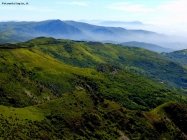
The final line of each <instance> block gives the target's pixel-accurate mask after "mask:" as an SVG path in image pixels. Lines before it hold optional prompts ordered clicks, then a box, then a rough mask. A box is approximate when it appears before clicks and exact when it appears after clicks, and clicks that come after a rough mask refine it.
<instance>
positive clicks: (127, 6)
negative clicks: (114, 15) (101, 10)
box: [108, 2, 153, 12]
mask: <svg viewBox="0 0 187 140" xmlns="http://www.w3.org/2000/svg"><path fill="white" fill-rule="evenodd" d="M108 8H110V9H114V10H121V11H126V12H151V11H153V9H150V8H146V7H145V6H144V5H141V4H131V3H129V2H120V3H114V4H112V5H109V6H108Z"/></svg>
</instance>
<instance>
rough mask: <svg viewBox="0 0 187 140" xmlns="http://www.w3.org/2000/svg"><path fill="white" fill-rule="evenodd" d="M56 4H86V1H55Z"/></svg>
mask: <svg viewBox="0 0 187 140" xmlns="http://www.w3.org/2000/svg"><path fill="white" fill-rule="evenodd" d="M56 3H57V4H65V5H77V6H88V3H86V2H80V1H73V2H56Z"/></svg>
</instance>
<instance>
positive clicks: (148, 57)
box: [22, 38, 187, 88]
mask: <svg viewBox="0 0 187 140" xmlns="http://www.w3.org/2000/svg"><path fill="white" fill-rule="evenodd" d="M22 45H27V46H32V45H33V46H35V47H34V49H37V50H40V51H42V52H44V53H46V54H49V55H51V56H52V57H54V58H56V59H58V60H59V61H61V62H64V63H66V64H70V65H73V66H78V67H84V68H88V67H92V68H93V67H95V66H96V65H98V64H100V63H106V64H111V65H114V66H118V67H120V68H122V69H126V70H128V71H131V72H135V73H138V74H140V75H142V76H146V77H148V78H151V79H152V80H156V81H159V82H164V83H165V84H167V85H170V86H172V87H173V86H174V87H177V88H186V86H187V83H186V80H185V79H187V69H185V68H184V67H183V66H182V65H180V64H179V63H176V62H174V61H172V60H170V59H168V58H166V57H164V56H163V55H161V54H158V53H155V52H152V51H148V50H145V49H142V48H135V47H122V46H119V45H114V44H103V43H100V42H80V41H67V40H55V39H53V38H36V39H34V40H30V41H28V42H26V43H23V44H22Z"/></svg>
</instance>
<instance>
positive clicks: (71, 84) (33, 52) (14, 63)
mask: <svg viewBox="0 0 187 140" xmlns="http://www.w3.org/2000/svg"><path fill="white" fill-rule="evenodd" d="M1 54H2V60H1V61H2V63H4V64H5V66H4V65H2V71H3V72H2V73H1V77H2V78H1V88H2V90H1V96H2V97H3V98H1V100H0V101H1V104H3V105H14V106H15V105H17V106H19V107H21V106H28V105H32V104H36V103H41V102H44V101H46V100H49V99H53V98H57V96H61V95H62V94H63V93H65V92H72V91H74V90H75V89H82V88H83V89H86V90H87V91H89V92H93V93H98V94H100V95H102V96H103V97H105V98H107V99H110V100H114V101H117V102H119V103H121V104H123V105H124V106H126V107H127V108H130V109H141V110H149V109H152V108H154V107H156V106H158V105H160V104H162V103H164V102H167V101H170V100H173V101H181V102H186V96H185V98H183V99H182V98H181V96H182V95H180V94H179V93H178V91H176V90H174V89H170V88H168V87H167V86H165V85H164V84H162V83H159V82H153V81H151V80H149V79H147V78H145V77H142V76H139V75H136V74H133V73H130V72H128V71H126V70H122V69H119V68H117V67H114V66H111V65H106V64H100V65H98V68H97V70H95V69H93V68H79V67H73V66H70V65H67V64H64V63H62V62H60V61H58V60H57V59H55V58H53V57H51V56H50V55H46V54H45V53H42V52H41V51H39V50H38V49H37V48H36V49H35V48H20V49H9V50H1ZM3 58H4V59H3ZM103 67H104V68H103ZM105 68H106V69H109V70H105ZM100 70H102V71H103V70H104V71H103V72H101V71H100ZM7 72H8V73H7ZM10 79H11V80H10ZM9 80H10V81H9ZM17 93H19V94H18V95H17V96H15V95H16V94H17ZM30 94H31V95H32V96H33V97H30V96H31V95H30ZM30 99H32V100H30ZM7 103H9V104H7Z"/></svg>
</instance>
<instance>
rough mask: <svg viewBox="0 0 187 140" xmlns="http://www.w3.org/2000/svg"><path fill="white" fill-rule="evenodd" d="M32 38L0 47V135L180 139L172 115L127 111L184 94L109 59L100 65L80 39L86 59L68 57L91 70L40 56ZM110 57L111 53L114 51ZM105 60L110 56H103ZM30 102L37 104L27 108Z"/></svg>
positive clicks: (155, 104)
mask: <svg viewBox="0 0 187 140" xmlns="http://www.w3.org/2000/svg"><path fill="white" fill-rule="evenodd" d="M35 41H36V40H35ZM35 41H34V42H35ZM49 41H51V40H50V39H49ZM52 41H54V40H52ZM34 42H33V44H31V43H30V42H29V43H28V44H27V43H25V44H20V45H22V46H27V45H31V46H32V48H17V49H1V50H0V63H1V65H0V70H1V72H0V77H1V79H0V95H1V98H0V101H1V106H0V115H1V117H0V124H1V125H0V133H1V134H0V136H1V138H4V139H5V138H10V139H21V138H22V139H37V138H43V139H77V138H80V139H117V138H119V137H121V135H125V136H127V137H128V138H130V139H133V138H134V139H143V140H145V139H162V138H166V139H179V138H180V139H185V138H184V134H183V133H182V131H183V132H184V130H185V129H184V128H183V127H181V128H180V127H178V124H177V123H176V121H175V120H174V119H171V120H173V122H174V123H172V122H170V121H168V120H167V119H165V117H164V116H163V115H162V114H159V113H155V112H154V111H153V112H142V111H135V110H134V111H132V110H129V109H137V110H150V109H152V108H154V107H156V106H158V105H160V104H162V103H165V102H167V101H170V100H172V101H179V102H186V96H185V95H183V94H179V93H178V92H177V91H176V90H175V89H170V88H168V87H167V86H166V85H165V84H162V83H159V82H154V81H152V80H149V79H147V78H145V77H142V76H139V75H137V74H133V73H131V72H128V71H126V70H123V69H121V68H119V67H116V66H113V65H110V64H113V63H111V62H109V61H108V62H109V63H110V64H100V63H103V62H105V61H104V60H106V59H105V57H104V56H102V57H101V58H100V57H99V55H98V54H97V55H93V54H92V53H93V52H90V53H89V52H87V51H85V50H86V49H90V50H91V49H92V48H91V47H88V46H84V43H80V46H82V47H83V46H84V47H86V48H84V49H82V51H85V52H87V54H86V53H85V52H84V53H83V55H86V57H81V56H79V53H80V52H79V51H80V50H77V51H75V52H76V53H77V55H73V56H71V57H69V58H70V60H71V59H72V57H75V61H78V62H82V61H83V62H84V61H85V62H86V64H88V66H92V68H80V67H75V66H71V65H68V64H65V62H67V61H64V62H62V61H60V58H59V57H51V55H52V54H51V53H49V55H47V54H46V53H47V52H50V51H47V52H45V53H43V52H44V51H43V50H42V51H41V47H42V46H39V45H38V44H37V43H36V44H37V46H35V44H34ZM61 42H65V44H66V43H67V42H69V43H71V41H64V40H62V41H61ZM38 43H40V44H41V45H42V43H44V44H45V43H46V39H44V42H42V40H38ZM48 43H49V42H48ZM81 44H82V45H81ZM92 45H93V44H92ZM94 45H95V44H94ZM97 45H102V44H100V43H97ZM33 46H35V47H33ZM46 47H48V48H49V49H50V50H52V49H54V50H55V51H54V52H55V53H56V52H58V51H56V49H57V48H56V47H55V46H53V47H52V46H51V47H50V45H49V46H43V48H44V49H45V48H46ZM58 47H59V46H58ZM75 47H76V44H75ZM96 47H98V46H96ZM68 48H69V47H68ZM98 48H100V47H98ZM59 49H60V50H59V52H58V53H59V54H61V53H64V52H65V51H61V49H65V48H64V47H63V46H62V48H60V47H59ZM66 49H67V48H66ZM108 49H111V47H110V46H108ZM121 49H123V48H121ZM73 51H74V50H73ZM102 51H103V52H104V50H102ZM111 51H112V49H111ZM66 52H67V50H66ZM75 52H74V53H73V54H75ZM121 53H122V52H121ZM55 55H56V54H55ZM63 55H68V54H66V53H64V54H63ZM111 55H112V56H114V55H115V52H111ZM53 56H54V55H53ZM88 56H90V57H91V58H90V59H91V60H94V61H93V63H91V64H89V63H88V62H87V60H86V58H87V57H88ZM60 57H61V56H60ZM77 57H80V58H77ZM116 57H117V56H116ZM129 57H130V56H129ZM56 58H58V59H56ZM80 59H81V61H80ZM107 59H108V60H110V59H109V57H108V56H107ZM70 62H72V63H74V61H72V60H71V61H70ZM94 63H96V64H97V65H94ZM75 64H76V63H75ZM75 64H74V65H75ZM83 66H85V65H84V64H83ZM30 94H31V95H32V96H33V97H30ZM49 99H50V100H51V99H52V100H51V101H50V100H49ZM107 99H108V100H107ZM33 104H37V105H34V106H31V105H33ZM2 105H6V106H15V107H24V106H28V107H24V108H13V107H6V106H2ZM124 106H125V107H127V108H129V109H127V108H124ZM182 109H184V108H182ZM182 111H183V110H182ZM182 111H181V112H182ZM179 113H180V112H179ZM179 115H180V114H179ZM180 116H181V115H180ZM181 120H182V121H184V120H185V119H184V118H182V119H181ZM182 121H181V122H182ZM160 128H161V129H160ZM180 130H182V131H180Z"/></svg>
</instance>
